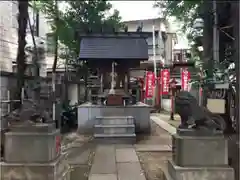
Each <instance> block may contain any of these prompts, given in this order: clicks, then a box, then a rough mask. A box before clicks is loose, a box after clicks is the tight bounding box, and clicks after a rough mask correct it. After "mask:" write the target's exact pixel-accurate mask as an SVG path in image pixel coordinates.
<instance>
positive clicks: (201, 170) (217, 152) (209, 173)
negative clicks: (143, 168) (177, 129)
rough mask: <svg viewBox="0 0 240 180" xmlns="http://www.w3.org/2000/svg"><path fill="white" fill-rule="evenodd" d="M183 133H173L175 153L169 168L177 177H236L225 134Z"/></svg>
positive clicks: (176, 179) (227, 179) (184, 179)
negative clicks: (230, 161) (229, 164)
mask: <svg viewBox="0 0 240 180" xmlns="http://www.w3.org/2000/svg"><path fill="white" fill-rule="evenodd" d="M183 134H184V133H177V134H174V135H172V146H173V156H172V161H169V162H168V171H169V175H170V176H171V177H172V179H173V180H203V179H204V180H234V171H233V169H232V168H230V167H229V166H228V149H227V140H226V139H225V138H224V137H223V136H221V135H219V134H218V135H212V136H203V135H200V134H198V133H196V134H197V135H195V136H194V135H191V136H189V132H187V133H186V134H188V135H183Z"/></svg>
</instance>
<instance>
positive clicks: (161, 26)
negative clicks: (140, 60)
mask: <svg viewBox="0 0 240 180" xmlns="http://www.w3.org/2000/svg"><path fill="white" fill-rule="evenodd" d="M124 24H125V25H126V26H127V27H128V31H136V30H137V28H138V27H139V26H140V27H142V32H149V37H148V38H147V42H148V54H149V60H150V61H152V60H153V26H154V30H155V50H156V56H155V58H156V61H157V62H159V61H160V62H162V63H163V62H165V63H167V61H171V59H169V58H168V59H167V60H166V56H167V54H169V53H172V50H170V49H169V48H172V49H173V45H171V44H169V43H166V42H168V40H170V42H171V43H174V42H175V41H176V36H173V35H174V33H172V32H171V33H170V32H169V29H170V28H169V23H168V22H167V20H166V19H165V18H155V19H143V20H133V21H125V22H124ZM169 33H170V34H169ZM166 37H170V38H167V41H166V40H165V39H164V38H166ZM169 46H170V47H169Z"/></svg>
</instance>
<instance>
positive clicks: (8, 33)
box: [0, 1, 18, 72]
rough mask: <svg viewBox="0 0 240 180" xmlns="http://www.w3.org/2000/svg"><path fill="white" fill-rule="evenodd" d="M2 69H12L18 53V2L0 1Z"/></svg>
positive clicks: (0, 56)
mask: <svg viewBox="0 0 240 180" xmlns="http://www.w3.org/2000/svg"><path fill="white" fill-rule="evenodd" d="M0 7H1V11H0V69H1V70H4V71H8V72H11V71H12V61H13V60H15V59H16V55H17V28H18V24H17V18H16V17H17V13H18V8H17V4H16V3H15V2H14V1H0Z"/></svg>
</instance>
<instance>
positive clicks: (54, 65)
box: [52, 0, 60, 127]
mask: <svg viewBox="0 0 240 180" xmlns="http://www.w3.org/2000/svg"><path fill="white" fill-rule="evenodd" d="M54 10H55V19H54V23H55V32H54V40H55V52H54V62H53V66H52V91H53V97H54V98H53V112H52V113H53V116H52V117H53V121H56V67H57V60H58V20H59V16H58V3H57V0H55V2H54ZM57 126H58V127H60V120H58V121H57Z"/></svg>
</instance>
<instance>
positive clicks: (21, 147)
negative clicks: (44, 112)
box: [1, 123, 69, 180]
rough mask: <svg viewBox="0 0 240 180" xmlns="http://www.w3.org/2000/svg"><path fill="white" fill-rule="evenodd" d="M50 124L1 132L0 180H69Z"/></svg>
mask: <svg viewBox="0 0 240 180" xmlns="http://www.w3.org/2000/svg"><path fill="white" fill-rule="evenodd" d="M63 158H64V157H63V155H61V140H60V133H59V130H56V129H55V125H54V124H42V123H39V124H34V125H13V126H12V127H11V128H10V131H9V132H7V133H5V154H4V161H3V162H1V174H2V176H1V178H2V180H12V179H18V180H69V173H68V165H67V164H65V162H64V159H63Z"/></svg>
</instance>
